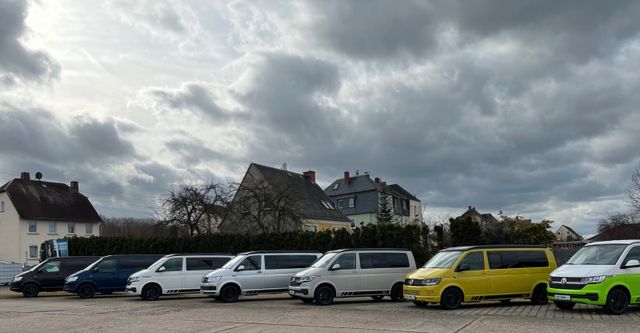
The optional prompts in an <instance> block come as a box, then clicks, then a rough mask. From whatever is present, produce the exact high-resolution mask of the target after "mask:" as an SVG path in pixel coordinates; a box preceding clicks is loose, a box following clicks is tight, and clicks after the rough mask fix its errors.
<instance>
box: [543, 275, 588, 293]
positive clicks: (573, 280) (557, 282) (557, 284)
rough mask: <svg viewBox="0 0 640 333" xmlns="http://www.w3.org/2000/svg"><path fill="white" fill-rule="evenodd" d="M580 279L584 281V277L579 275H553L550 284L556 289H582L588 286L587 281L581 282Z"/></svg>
mask: <svg viewBox="0 0 640 333" xmlns="http://www.w3.org/2000/svg"><path fill="white" fill-rule="evenodd" d="M563 279H564V281H563ZM580 281H582V278H579V277H557V276H552V277H551V281H550V283H549V286H550V287H551V288H554V289H567V290H580V289H582V288H584V286H586V284H585V283H581V282H580ZM563 282H564V283H563Z"/></svg>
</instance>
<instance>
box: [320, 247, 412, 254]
mask: <svg viewBox="0 0 640 333" xmlns="http://www.w3.org/2000/svg"><path fill="white" fill-rule="evenodd" d="M347 251H409V250H408V249H402V248H391V247H361V248H348V249H339V250H331V251H327V252H335V253H340V252H347Z"/></svg>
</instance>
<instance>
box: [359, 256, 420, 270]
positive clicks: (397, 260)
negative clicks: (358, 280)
mask: <svg viewBox="0 0 640 333" xmlns="http://www.w3.org/2000/svg"><path fill="white" fill-rule="evenodd" d="M395 267H409V258H408V257H407V254H406V253H360V268H362V269H369V268H395Z"/></svg>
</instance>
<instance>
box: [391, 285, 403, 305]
mask: <svg viewBox="0 0 640 333" xmlns="http://www.w3.org/2000/svg"><path fill="white" fill-rule="evenodd" d="M390 296H391V300H392V301H394V302H402V301H404V294H403V292H402V283H396V284H395V285H394V286H393V288H391V295H390Z"/></svg>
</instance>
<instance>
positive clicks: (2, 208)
mask: <svg viewBox="0 0 640 333" xmlns="http://www.w3.org/2000/svg"><path fill="white" fill-rule="evenodd" d="M3 212H4V201H0V213H3Z"/></svg>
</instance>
